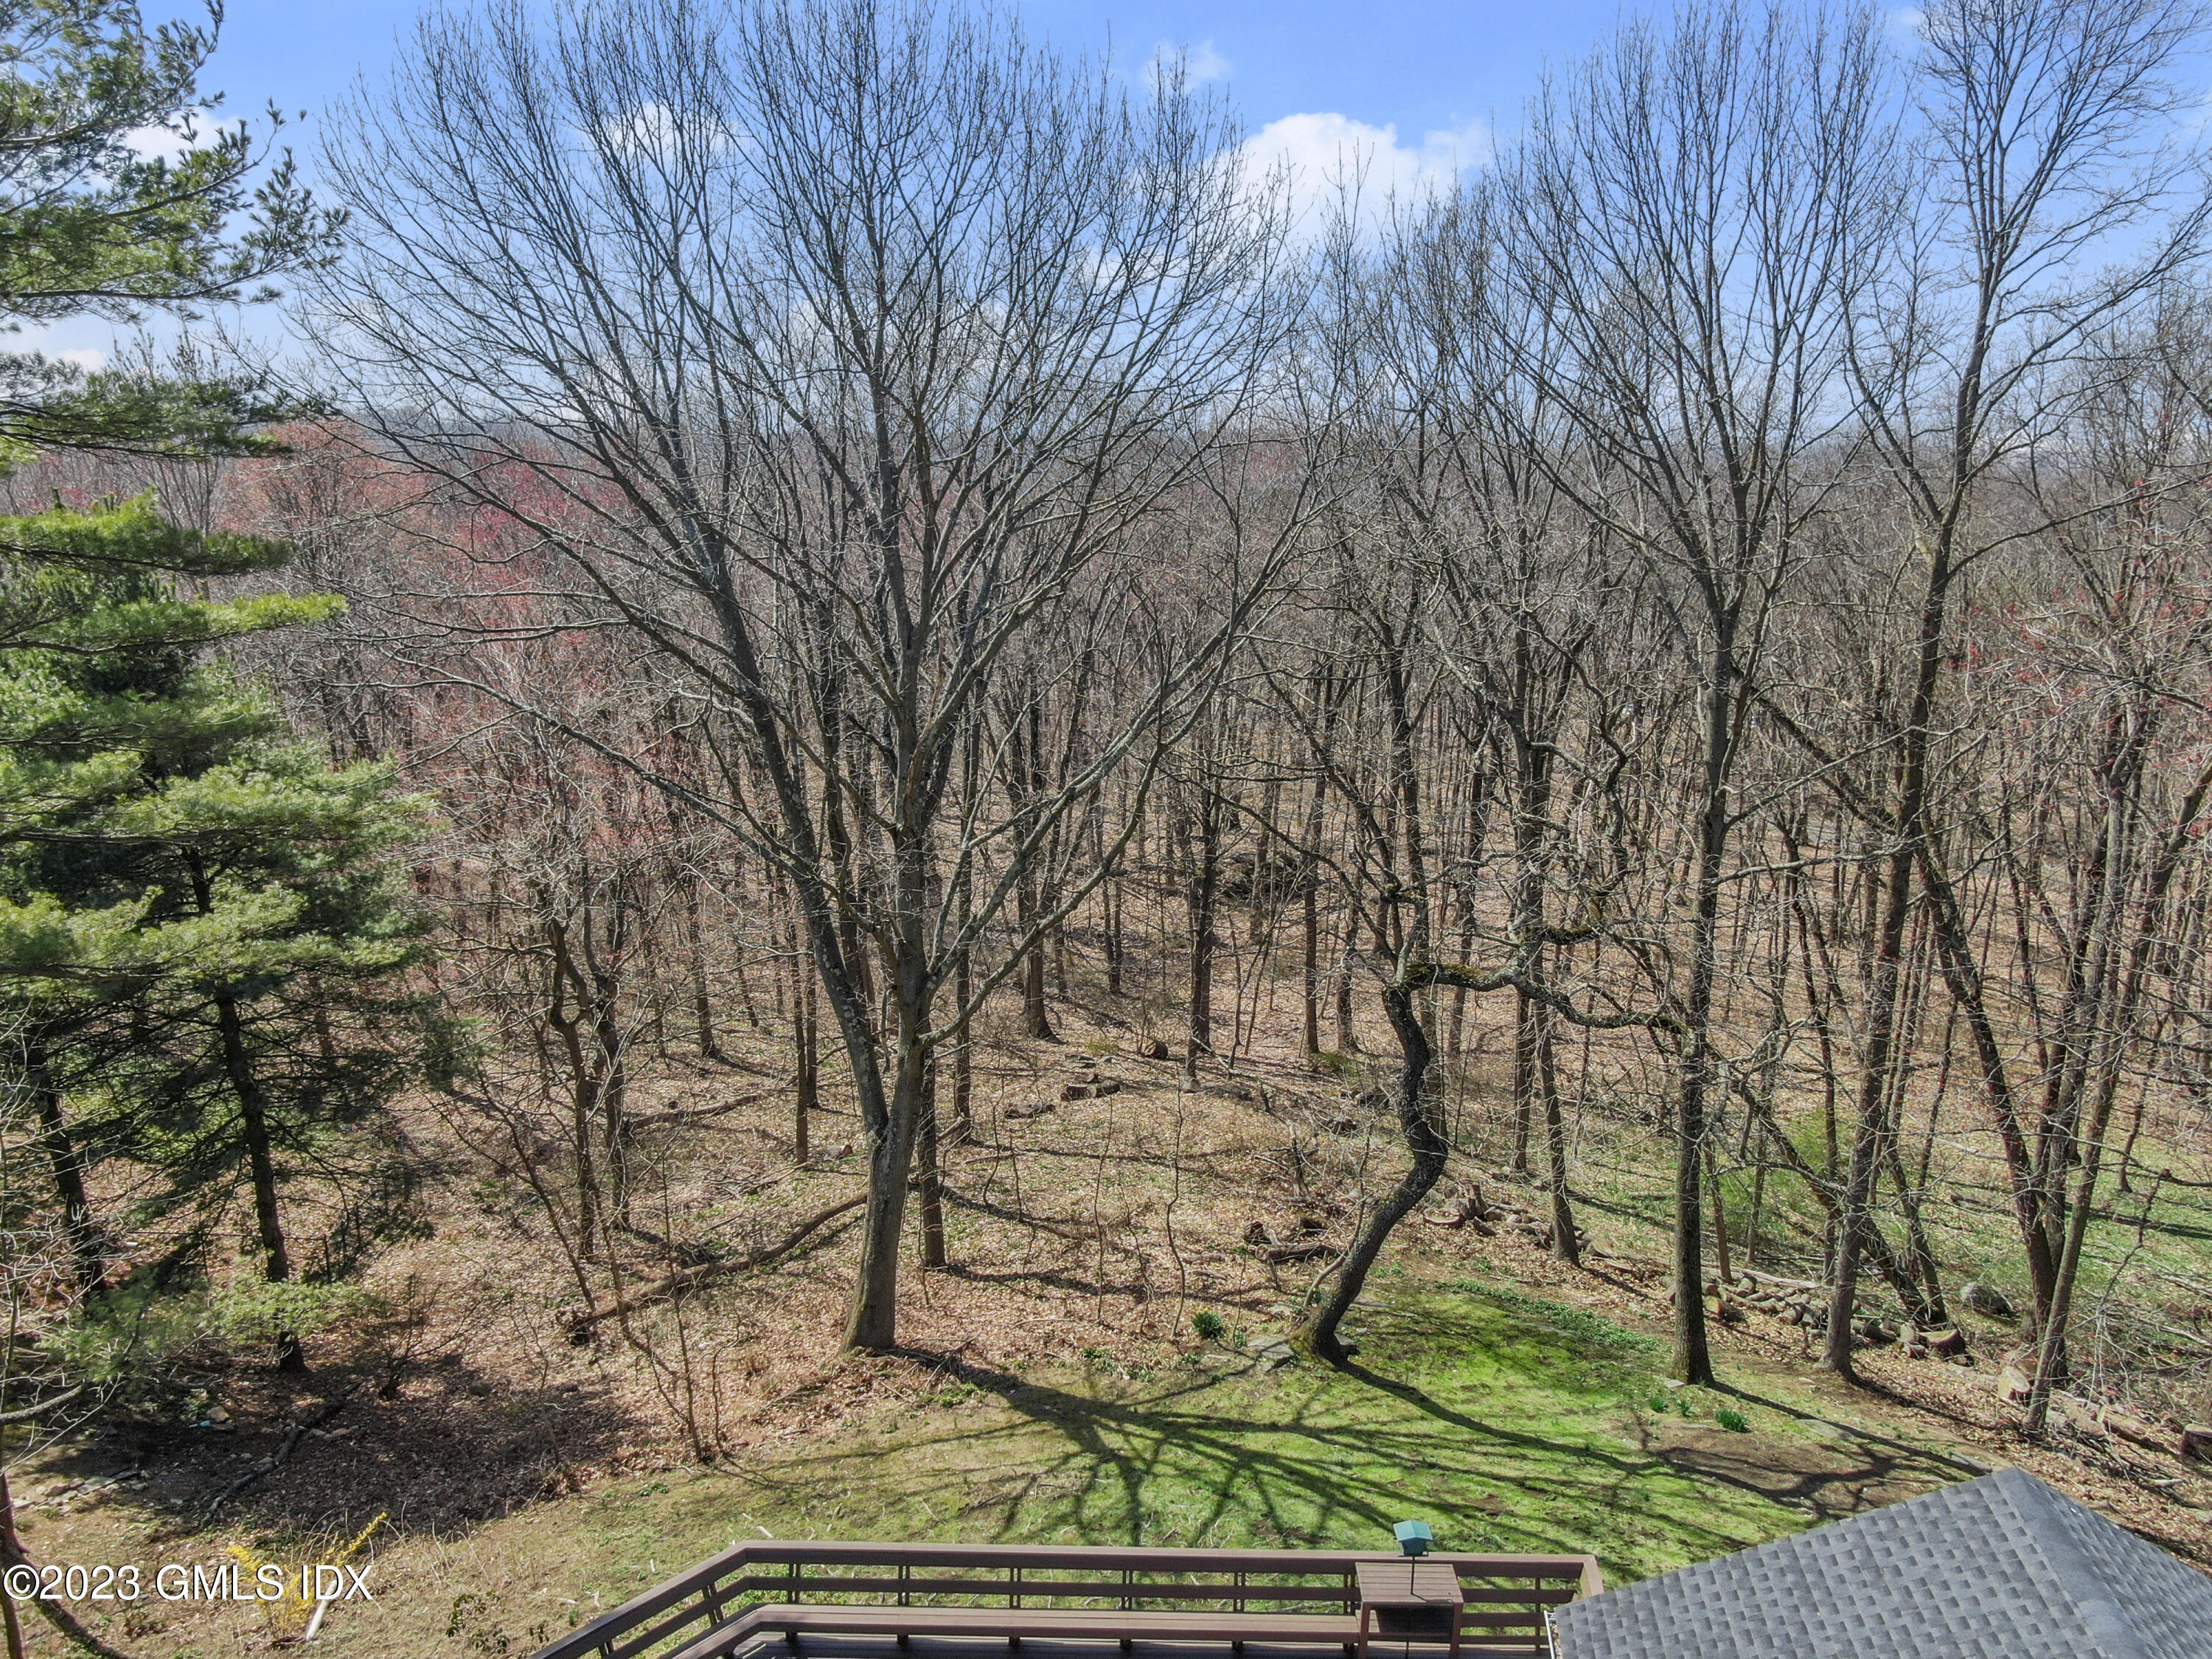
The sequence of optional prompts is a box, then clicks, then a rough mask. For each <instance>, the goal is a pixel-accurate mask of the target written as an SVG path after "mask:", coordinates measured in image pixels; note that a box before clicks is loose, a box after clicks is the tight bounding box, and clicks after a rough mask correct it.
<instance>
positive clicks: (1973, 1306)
mask: <svg viewBox="0 0 2212 1659" xmlns="http://www.w3.org/2000/svg"><path fill="white" fill-rule="evenodd" d="M1959 1300H1960V1301H1961V1302H1963V1303H1965V1304H1966V1307H1967V1309H1968V1310H1970V1311H1972V1312H1974V1313H1978V1314H1979V1315H1981V1316H1982V1317H1983V1318H1984V1319H2011V1318H2014V1317H2015V1314H2014V1312H2013V1310H2012V1304H2011V1303H2009V1302H2008V1301H2006V1300H2005V1298H2004V1292H2002V1291H2000V1290H1998V1289H1997V1288H1996V1286H1995V1285H1984V1284H1981V1283H1980V1282H1978V1281H1977V1282H1975V1283H1973V1284H1971V1285H1962V1286H1960V1291H1959Z"/></svg>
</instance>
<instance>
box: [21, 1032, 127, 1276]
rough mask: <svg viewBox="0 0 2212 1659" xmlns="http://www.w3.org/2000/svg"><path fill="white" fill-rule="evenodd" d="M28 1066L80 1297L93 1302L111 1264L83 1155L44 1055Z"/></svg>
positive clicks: (41, 1139)
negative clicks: (87, 1182)
mask: <svg viewBox="0 0 2212 1659" xmlns="http://www.w3.org/2000/svg"><path fill="white" fill-rule="evenodd" d="M26 1067H27V1070H28V1072H29V1073H30V1078H31V1091H32V1095H33V1098H35V1099H36V1100H37V1102H38V1108H39V1142H40V1146H41V1147H42V1148H43V1149H44V1150H45V1152H46V1163H47V1164H48V1166H49V1167H50V1168H52V1170H53V1176H54V1195H55V1197H56V1198H58V1200H60V1203H61V1212H62V1227H63V1231H64V1232H65V1233H66V1234H67V1235H68V1237H69V1245H70V1261H71V1265H72V1266H73V1267H74V1269H75V1271H76V1286H77V1293H78V1294H79V1295H80V1296H82V1297H85V1298H87V1299H88V1300H89V1299H91V1298H92V1297H97V1296H98V1295H100V1291H102V1290H103V1289H104V1288H105V1286H106V1281H107V1262H106V1256H105V1254H104V1252H103V1250H102V1249H101V1240H100V1227H99V1225H98V1224H97V1223H96V1222H95V1221H94V1219H93V1214H92V1200H91V1199H90V1198H89V1197H88V1196H87V1194H86V1192H85V1185H84V1154H83V1153H82V1152H81V1151H79V1150H78V1147H77V1145H76V1139H75V1138H74V1137H72V1136H71V1135H70V1129H69V1120H68V1119H67V1118H66V1117H64V1115H63V1113H62V1095H61V1091H60V1090H59V1089H58V1088H57V1087H56V1086H55V1085H54V1080H53V1073H52V1071H51V1070H50V1069H49V1068H48V1065H47V1060H46V1054H45V1053H44V1052H43V1051H41V1050H40V1049H37V1048H33V1050H32V1051H31V1053H30V1054H29V1055H28V1056H27V1061H26Z"/></svg>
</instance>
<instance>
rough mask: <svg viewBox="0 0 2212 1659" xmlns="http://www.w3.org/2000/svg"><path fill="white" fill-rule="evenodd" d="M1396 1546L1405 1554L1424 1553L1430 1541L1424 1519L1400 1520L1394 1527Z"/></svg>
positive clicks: (1426, 1551)
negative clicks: (1396, 1536) (1396, 1538)
mask: <svg viewBox="0 0 2212 1659" xmlns="http://www.w3.org/2000/svg"><path fill="white" fill-rule="evenodd" d="M1395 1530H1396V1532H1397V1534H1398V1548H1399V1550H1400V1551H1401V1553H1404V1554H1407V1555H1426V1554H1427V1553H1429V1545H1430V1543H1431V1541H1432V1540H1431V1536H1430V1534H1429V1528H1428V1523H1427V1522H1425V1521H1401V1522H1399V1523H1398V1525H1397V1528H1396V1529H1395Z"/></svg>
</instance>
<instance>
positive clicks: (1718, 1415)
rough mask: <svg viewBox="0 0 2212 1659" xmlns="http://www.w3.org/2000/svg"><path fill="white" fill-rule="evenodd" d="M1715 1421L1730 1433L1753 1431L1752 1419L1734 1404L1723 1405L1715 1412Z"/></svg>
mask: <svg viewBox="0 0 2212 1659" xmlns="http://www.w3.org/2000/svg"><path fill="white" fill-rule="evenodd" d="M1713 1421H1714V1422H1716V1423H1717V1424H1719V1425H1721V1426H1722V1427H1723V1428H1724V1429H1726V1430H1727V1431H1729V1433H1730V1434H1748V1433H1749V1432H1750V1431H1751V1419H1749V1418H1747V1417H1746V1416H1745V1415H1744V1414H1743V1413H1741V1412H1740V1411H1738V1410H1736V1409H1735V1407H1732V1406H1723V1407H1721V1408H1720V1409H1719V1410H1718V1411H1717V1412H1715V1413H1713Z"/></svg>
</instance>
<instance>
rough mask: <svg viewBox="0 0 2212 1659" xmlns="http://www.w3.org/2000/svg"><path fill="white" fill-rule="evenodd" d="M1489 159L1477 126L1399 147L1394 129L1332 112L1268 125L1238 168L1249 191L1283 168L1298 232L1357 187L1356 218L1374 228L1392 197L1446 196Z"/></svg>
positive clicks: (1249, 143)
mask: <svg viewBox="0 0 2212 1659" xmlns="http://www.w3.org/2000/svg"><path fill="white" fill-rule="evenodd" d="M1490 155H1491V145H1490V132H1489V130H1488V129H1487V128H1486V127H1485V126H1484V125H1482V124H1481V123H1480V122H1475V121H1471V122H1468V124H1467V125H1464V126H1462V127H1459V128H1456V129H1453V130H1447V131H1437V132H1431V133H1429V134H1427V135H1426V136H1425V137H1423V138H1422V140H1421V142H1420V143H1419V144H1404V143H1399V142H1398V129H1397V128H1396V126H1395V125H1383V126H1379V127H1377V126H1370V125H1368V124H1367V123H1366V122H1364V121H1355V120H1353V119H1352V118H1351V117H1350V116H1348V115H1339V114H1336V113H1334V112H1330V113H1326V114H1319V115H1285V117H1283V118H1282V119H1281V120H1279V121H1270V122H1269V123H1268V124H1267V125H1266V126H1264V127H1261V129H1260V131H1257V132H1255V133H1254V134H1253V135H1252V136H1251V137H1249V138H1248V139H1246V140H1245V141H1244V152H1243V168H1244V174H1245V178H1246V179H1247V180H1248V181H1249V183H1250V184H1251V185H1254V186H1255V187H1257V186H1259V185H1261V184H1262V183H1263V182H1264V181H1265V180H1266V179H1267V177H1268V176H1269V174H1270V173H1273V171H1274V170H1275V169H1277V168H1279V167H1280V168H1283V169H1285V170H1286V171H1287V173H1288V174H1289V188H1290V197H1291V205H1292V207H1293V209H1294V210H1296V212H1297V216H1298V222H1299V228H1300V229H1301V230H1305V231H1310V230H1312V229H1314V228H1316V226H1317V225H1318V224H1319V222H1321V220H1322V216H1323V215H1324V214H1325V213H1326V211H1327V210H1328V209H1329V208H1330V207H1331V206H1332V205H1333V204H1334V202H1335V200H1336V198H1337V195H1338V191H1339V190H1340V188H1351V187H1356V188H1357V190H1358V197H1359V203H1360V208H1361V214H1360V216H1361V218H1362V219H1363V220H1364V221H1366V222H1369V223H1372V222H1374V220H1375V219H1376V216H1378V215H1379V214H1380V213H1381V212H1382V210H1383V207H1384V206H1385V204H1388V203H1389V202H1390V201H1391V200H1393V199H1395V200H1397V201H1400V202H1406V201H1418V200H1420V199H1422V198H1424V197H1431V196H1435V195H1440V194H1442V193H1443V192H1445V191H1449V190H1450V189H1451V188H1452V187H1453V186H1454V185H1456V184H1457V183H1458V182H1459V176H1460V174H1461V173H1463V172H1465V171H1466V170H1467V169H1468V167H1479V166H1480V165H1481V164H1482V163H1483V162H1485V161H1488V160H1489V159H1490Z"/></svg>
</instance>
